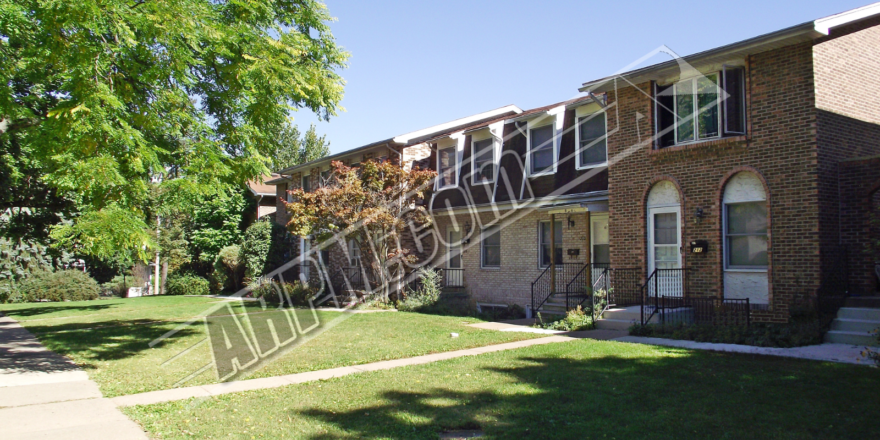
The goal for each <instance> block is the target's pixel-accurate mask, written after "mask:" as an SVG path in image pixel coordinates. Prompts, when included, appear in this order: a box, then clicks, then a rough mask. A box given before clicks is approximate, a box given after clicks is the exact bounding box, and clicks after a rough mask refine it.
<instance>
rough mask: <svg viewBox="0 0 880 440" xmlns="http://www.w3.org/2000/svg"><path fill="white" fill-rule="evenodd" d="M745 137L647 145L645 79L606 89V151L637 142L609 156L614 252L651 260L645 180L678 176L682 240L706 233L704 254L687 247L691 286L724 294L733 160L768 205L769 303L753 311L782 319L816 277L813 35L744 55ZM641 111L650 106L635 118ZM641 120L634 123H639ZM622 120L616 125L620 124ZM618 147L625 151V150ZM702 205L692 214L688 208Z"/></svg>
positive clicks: (626, 258) (621, 259) (615, 259)
mask: <svg viewBox="0 0 880 440" xmlns="http://www.w3.org/2000/svg"><path fill="white" fill-rule="evenodd" d="M747 64H748V65H747V77H748V78H747V84H746V88H747V108H748V120H749V135H748V137H737V138H729V139H723V140H716V141H710V142H703V143H697V144H692V145H688V146H682V147H674V148H666V149H662V150H652V149H651V148H652V147H651V145H650V143H649V141H646V139H645V133H652V132H653V130H652V127H651V124H652V119H653V118H652V117H651V115H652V105H651V103H652V101H651V100H650V99H649V97H648V96H646V94H650V90H651V86H650V84H640V85H639V86H638V87H639V89H640V90H636V89H635V88H632V87H631V88H627V89H621V90H619V91H618V93H614V92H612V93H609V103H615V102H616V104H617V105H618V106H619V114H620V116H619V118H609V121H608V123H609V127H608V129H609V132H610V131H612V130H613V129H614V128H615V127H617V128H619V131H618V132H617V133H615V134H614V135H612V136H611V137H610V138H609V142H608V146H609V156H610V157H611V158H612V160H615V157H618V156H619V155H621V153H622V152H623V151H624V150H625V149H627V148H629V147H631V146H634V145H637V144H638V143H639V137H638V136H639V134H641V135H642V138H641V139H642V141H643V144H642V148H641V149H639V150H638V151H635V152H634V153H632V154H630V155H628V156H625V157H622V158H620V160H619V161H616V162H613V163H612V165H611V167H610V170H609V193H610V196H609V198H610V201H609V209H610V213H611V217H610V224H609V229H610V232H611V262H612V265H613V266H615V267H633V266H637V267H642V268H645V267H646V266H647V261H646V259H647V257H646V246H647V244H646V231H645V229H646V213H645V202H646V196H647V192H648V190H649V189H650V187H651V185H652V184H653V183H655V182H657V181H659V180H662V179H668V180H671V181H672V182H674V183H675V184H676V185H677V186H678V187H679V189H680V192H681V194H682V236H683V237H682V241H683V243H684V244H687V243H688V242H690V241H692V240H707V241H708V242H709V251H708V252H707V253H706V254H703V255H692V254H690V253H689V252H685V253H684V254H683V257H682V260H683V263H684V265H685V266H686V267H689V268H692V269H693V270H692V273H691V277H690V278H691V279H690V281H691V287H692V292H694V293H696V294H701V295H707V296H721V295H722V294H723V286H722V275H723V272H722V265H723V254H722V249H721V231H722V223H721V195H722V190H723V183H724V182H725V181H726V179H727V178H729V177H730V176H731V175H732V174H734V173H735V172H736V171H738V170H751V171H753V172H755V173H756V174H758V175H759V177H761V178H762V179H764V182H765V184H766V186H767V193H768V206H769V210H770V222H771V226H770V228H771V230H770V233H769V235H770V271H769V274H768V277H769V280H770V302H771V310H770V311H769V312H760V313H758V312H756V313H754V314H753V317H754V318H755V319H757V320H772V321H786V320H787V319H788V306H789V305H790V304H791V303H792V302H794V301H796V300H797V299H798V297H809V296H813V295H815V294H816V291H817V289H818V287H819V275H818V268H819V246H818V233H819V226H818V215H819V214H818V206H817V201H818V192H817V183H816V172H815V167H816V162H817V159H816V132H815V124H816V114H815V110H814V95H813V86H814V84H813V70H812V46H811V44H809V43H804V44H800V45H797V46H792V47H787V48H784V49H780V50H774V51H769V52H764V53H760V54H756V55H752V56H750V57H749V59H748V60H747ZM637 113H640V114H641V115H644V116H648V117H645V118H642V119H637ZM637 123H638V124H641V125H640V126H639V127H638V130H637V127H636V124H637ZM618 125H619V127H618ZM621 156H622V155H621ZM697 208H702V209H703V212H704V217H703V219H702V220H701V221H700V222H697V221H696V219H695V216H694V212H695V210H696V209H697Z"/></svg>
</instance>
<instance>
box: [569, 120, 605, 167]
mask: <svg viewBox="0 0 880 440" xmlns="http://www.w3.org/2000/svg"><path fill="white" fill-rule="evenodd" d="M606 118H607V116H606V114H605V112H599V113H593V114H591V115H586V116H583V117H579V118H578V119H577V123H578V128H577V131H576V132H575V136H577V145H578V156H577V168H578V169H587V168H594V167H599V166H605V165H608V143H607V141H606V137H607V135H608V131H607V122H606V121H607V119H606Z"/></svg>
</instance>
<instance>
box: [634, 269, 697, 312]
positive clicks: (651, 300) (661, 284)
mask: <svg viewBox="0 0 880 440" xmlns="http://www.w3.org/2000/svg"><path fill="white" fill-rule="evenodd" d="M687 271H688V270H687V269H685V268H679V269H654V271H653V272H651V275H649V276H648V279H647V280H645V284H644V285H642V293H641V309H642V313H641V315H642V325H644V324H647V323H648V322H650V321H651V319H652V318H653V317H654V315H655V314H657V311H658V310H659V308H660V297H661V296H666V297H669V298H686V297H687V296H688V282H687V281H688V279H687Z"/></svg>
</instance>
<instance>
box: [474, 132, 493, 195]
mask: <svg viewBox="0 0 880 440" xmlns="http://www.w3.org/2000/svg"><path fill="white" fill-rule="evenodd" d="M471 145H472V148H473V151H472V154H471V158H472V165H473V173H472V176H473V178H472V179H471V180H472V183H473V184H474V185H479V184H484V183H492V182H494V181H495V145H494V141H493V140H492V138H489V139H481V140H476V141H473V142H472V144H471Z"/></svg>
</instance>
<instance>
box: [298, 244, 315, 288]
mask: <svg viewBox="0 0 880 440" xmlns="http://www.w3.org/2000/svg"><path fill="white" fill-rule="evenodd" d="M311 248H312V244H311V242H310V241H309V239H308V238H300V239H299V250H300V253H299V256H300V271H299V273H300V278H301V279H302V281H303V282H306V281H308V279H309V266H311V264H310V262H309V251H310V250H311Z"/></svg>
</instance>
